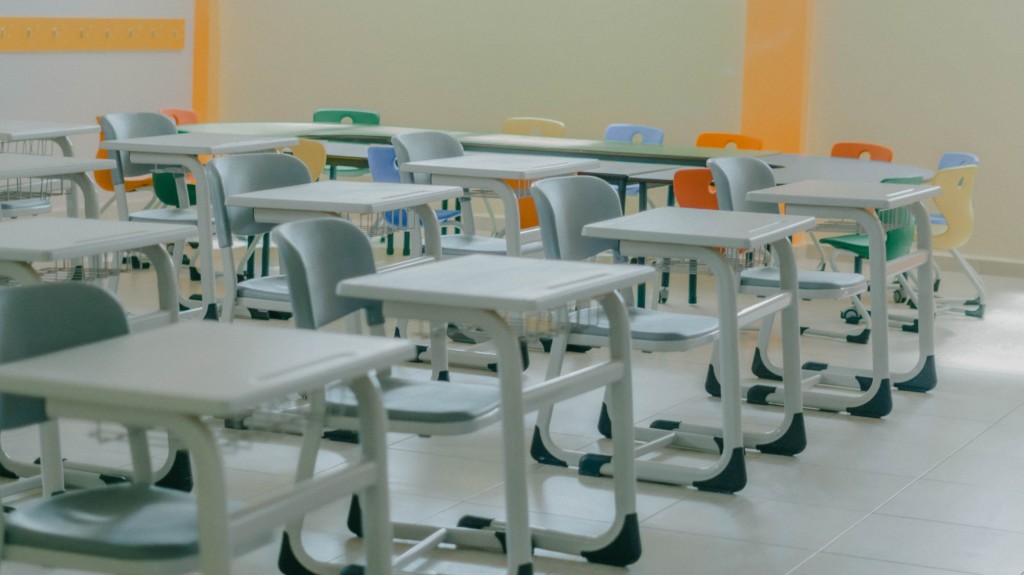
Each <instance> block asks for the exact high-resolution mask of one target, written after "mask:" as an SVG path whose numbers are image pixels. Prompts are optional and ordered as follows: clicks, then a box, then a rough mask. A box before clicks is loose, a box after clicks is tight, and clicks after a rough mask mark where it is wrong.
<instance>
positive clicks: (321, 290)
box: [272, 218, 384, 329]
mask: <svg viewBox="0 0 1024 575" xmlns="http://www.w3.org/2000/svg"><path fill="white" fill-rule="evenodd" d="M272 236H273V238H274V241H275V242H276V243H277V245H278V255H279V257H280V258H281V266H282V267H283V268H284V273H285V277H287V278H288V292H289V293H290V294H291V298H292V313H293V314H294V318H295V325H296V326H298V327H300V328H302V329H318V328H320V327H322V326H324V325H327V324H328V323H331V322H333V321H335V320H337V319H339V318H342V317H344V316H346V315H348V314H350V313H352V312H354V311H357V310H360V309H365V310H366V321H367V323H368V324H369V325H380V324H381V323H383V322H384V315H383V312H382V308H381V303H380V302H379V301H372V300H362V299H356V298H346V297H341V296H338V295H336V290H337V286H338V282H340V281H342V280H344V279H348V278H352V277H357V276H362V275H367V274H372V273H377V267H376V265H375V264H374V262H373V250H372V248H371V247H370V240H369V238H367V237H366V234H364V233H363V232H362V231H361V230H360V229H359V228H358V227H357V226H356V225H355V224H353V223H352V222H350V221H348V220H342V219H339V218H318V219H314V220H302V221H297V222H290V223H287V224H283V225H280V226H278V227H277V228H276V229H275V230H274V231H273V233H272Z"/></svg>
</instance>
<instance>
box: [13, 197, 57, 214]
mask: <svg viewBox="0 0 1024 575" xmlns="http://www.w3.org/2000/svg"><path fill="white" fill-rule="evenodd" d="M52 209H53V208H52V206H51V205H50V201H49V200H46V199H43V198H26V199H23V200H7V201H4V202H0V212H3V215H4V216H5V217H9V218H15V217H18V216H34V215H37V214H45V213H48V212H50V211H52Z"/></svg>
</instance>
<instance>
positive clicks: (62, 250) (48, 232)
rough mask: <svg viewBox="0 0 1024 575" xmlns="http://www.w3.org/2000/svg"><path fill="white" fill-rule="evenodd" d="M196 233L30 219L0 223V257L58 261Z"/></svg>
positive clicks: (175, 227)
mask: <svg viewBox="0 0 1024 575" xmlns="http://www.w3.org/2000/svg"><path fill="white" fill-rule="evenodd" d="M194 235H196V228H195V226H183V225H174V224H149V223H144V222H122V221H114V220H89V219H78V218H30V219H18V220H11V221H6V222H4V223H3V224H0V259H2V260H8V261H23V262H32V261H57V260H65V259H71V258H78V257H85V256H91V255H96V254H101V253H105V252H113V251H120V250H129V249H134V248H139V247H143V246H150V245H155V244H161V243H165V242H173V241H181V240H183V239H185V238H188V237H190V236H194Z"/></svg>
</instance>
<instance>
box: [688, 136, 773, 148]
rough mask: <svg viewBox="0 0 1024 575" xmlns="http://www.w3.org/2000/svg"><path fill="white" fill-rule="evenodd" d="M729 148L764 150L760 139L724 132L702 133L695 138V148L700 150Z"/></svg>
mask: <svg viewBox="0 0 1024 575" xmlns="http://www.w3.org/2000/svg"><path fill="white" fill-rule="evenodd" d="M730 146H731V147H734V148H736V149H737V150H761V149H763V148H764V142H762V141H761V138H755V137H753V136H747V135H744V134H729V133H726V132H704V133H703V134H699V135H698V136H697V147H700V148H728V147H730Z"/></svg>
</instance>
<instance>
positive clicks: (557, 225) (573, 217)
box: [530, 176, 622, 260]
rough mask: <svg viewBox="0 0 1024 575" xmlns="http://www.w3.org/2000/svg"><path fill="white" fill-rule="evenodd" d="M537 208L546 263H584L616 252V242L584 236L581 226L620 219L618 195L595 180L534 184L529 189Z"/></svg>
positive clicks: (566, 179)
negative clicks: (606, 253)
mask: <svg viewBox="0 0 1024 575" xmlns="http://www.w3.org/2000/svg"><path fill="white" fill-rule="evenodd" d="M530 192H531V193H532V194H533V198H534V200H535V201H536V204H537V217H538V220H539V223H540V234H541V240H542V241H543V243H544V257H545V258H547V259H549V260H585V259H587V258H590V257H593V256H596V255H597V254H599V253H601V252H604V251H607V250H614V251H618V249H619V242H618V241H616V240H609V239H604V238H591V237H585V236H584V235H583V226H585V225H587V224H589V223H592V222H600V221H604V220H610V219H612V218H617V217H620V216H621V215H622V207H621V206H620V205H619V194H618V193H617V192H616V191H615V189H614V188H612V187H611V185H610V184H609V183H608V182H606V181H604V180H602V179H600V178H595V177H594V176H564V177H561V178H547V179H544V180H540V181H538V182H534V184H533V187H532V188H530Z"/></svg>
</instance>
